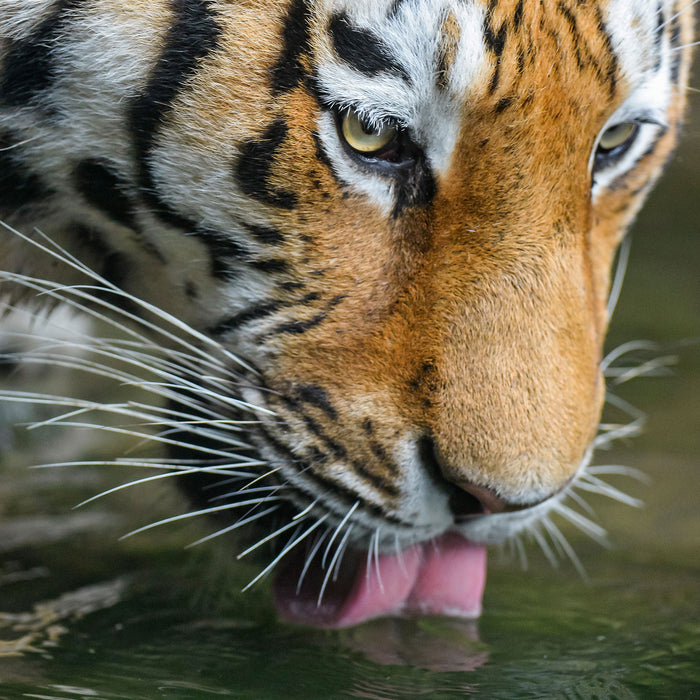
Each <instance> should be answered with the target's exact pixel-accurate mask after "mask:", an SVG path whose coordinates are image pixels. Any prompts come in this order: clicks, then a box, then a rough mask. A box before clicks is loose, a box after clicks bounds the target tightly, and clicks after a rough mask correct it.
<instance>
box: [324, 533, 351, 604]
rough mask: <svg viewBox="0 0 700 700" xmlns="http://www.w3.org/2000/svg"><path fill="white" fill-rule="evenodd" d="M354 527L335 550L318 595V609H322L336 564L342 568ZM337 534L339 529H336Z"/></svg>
mask: <svg viewBox="0 0 700 700" xmlns="http://www.w3.org/2000/svg"><path fill="white" fill-rule="evenodd" d="M352 529H353V525H352V523H351V524H350V526H349V527H348V529H347V530H346V531H345V534H344V535H343V539H342V540H340V544H339V545H338V547H337V548H336V550H335V554H333V558H332V559H331V562H330V564H329V566H328V569H327V571H326V575H325V576H324V577H323V583H322V584H321V590H320V591H319V593H318V600H317V601H316V607H319V608H320V607H321V603H322V602H323V594H324V593H325V592H326V587H327V586H328V583H329V581H330V578H331V575H332V573H333V571H334V569H335V566H336V562H337V563H338V566H340V560H341V559H342V556H343V553H344V552H345V546H346V544H347V541H348V538H349V537H350V533H351V532H352ZM336 532H337V529H336Z"/></svg>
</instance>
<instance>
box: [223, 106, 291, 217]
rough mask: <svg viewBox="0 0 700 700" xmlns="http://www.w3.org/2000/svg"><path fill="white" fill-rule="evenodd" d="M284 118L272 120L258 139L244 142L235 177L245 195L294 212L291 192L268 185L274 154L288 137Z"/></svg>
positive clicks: (235, 169) (236, 164)
mask: <svg viewBox="0 0 700 700" xmlns="http://www.w3.org/2000/svg"><path fill="white" fill-rule="evenodd" d="M287 132H288V127H287V124H286V122H285V121H284V119H275V121H273V122H272V123H271V124H270V125H269V126H268V127H267V129H265V131H264V132H263V134H262V135H261V136H260V138H258V139H250V140H248V141H244V142H243V143H242V144H241V147H240V153H239V156H238V159H237V160H236V163H235V165H234V178H235V180H236V182H237V183H238V186H239V187H240V188H241V190H242V191H243V193H244V194H247V195H248V196H249V197H252V198H253V199H256V200H258V201H260V202H263V203H264V204H270V205H272V206H274V207H279V208H280V209H294V208H295V207H296V205H297V196H296V194H294V192H289V191H288V190H283V189H279V188H276V187H275V186H274V185H271V184H270V182H269V179H270V174H271V172H272V166H273V165H274V162H275V156H276V154H277V151H278V150H279V149H280V148H281V146H282V143H283V141H284V140H285V139H286V138H287Z"/></svg>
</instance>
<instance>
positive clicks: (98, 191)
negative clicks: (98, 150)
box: [73, 159, 138, 230]
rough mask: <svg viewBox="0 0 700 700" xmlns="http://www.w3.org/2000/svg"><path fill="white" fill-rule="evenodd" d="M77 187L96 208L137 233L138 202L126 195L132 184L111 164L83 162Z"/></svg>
mask: <svg viewBox="0 0 700 700" xmlns="http://www.w3.org/2000/svg"><path fill="white" fill-rule="evenodd" d="M73 179H74V181H75V186H76V188H77V190H78V192H80V194H82V196H83V197H84V198H85V200H86V201H87V202H88V203H89V204H92V206H94V207H95V208H97V209H99V210H100V211H101V212H103V213H104V214H106V215H107V216H108V217H109V218H110V219H112V220H114V221H116V222H117V223H119V224H121V225H122V226H126V227H127V228H130V229H132V230H136V229H137V228H138V225H137V223H136V216H135V214H134V203H133V202H132V200H131V198H130V197H129V196H128V195H127V194H126V191H125V190H126V189H127V188H128V185H127V184H126V183H125V182H123V181H121V180H120V179H119V177H117V175H115V174H114V173H113V172H112V170H111V169H110V167H109V166H108V164H107V163H105V162H104V161H100V160H92V159H91V160H83V161H81V162H80V163H78V165H77V166H76V168H75V171H74V173H73Z"/></svg>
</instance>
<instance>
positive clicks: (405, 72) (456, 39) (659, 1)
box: [312, 0, 677, 117]
mask: <svg viewBox="0 0 700 700" xmlns="http://www.w3.org/2000/svg"><path fill="white" fill-rule="evenodd" d="M676 3H677V0H599V1H595V0H594V1H592V2H587V3H581V2H577V1H575V0H540V1H539V2H528V0H386V1H385V2H381V1H376V0H330V1H326V0H317V1H316V3H312V5H313V6H314V8H315V12H314V14H315V15H316V17H317V18H318V19H319V21H318V23H317V24H316V27H317V29H319V30H320V31H319V34H321V39H320V41H317V49H318V48H319V46H318V45H319V44H320V45H321V48H320V50H319V51H318V52H317V53H318V54H319V56H318V58H319V59H320V62H321V64H323V63H324V62H328V61H334V60H335V61H337V60H339V61H340V62H341V63H344V64H345V66H344V67H345V68H346V69H351V70H354V71H355V72H356V73H358V74H361V75H364V76H365V77H367V78H378V77H381V79H382V81H384V82H389V81H390V80H391V78H392V77H393V78H395V79H398V80H400V79H403V80H404V82H407V83H409V84H411V85H412V87H413V89H414V91H420V90H423V91H427V90H428V89H429V88H432V87H435V86H437V87H441V88H443V89H447V88H450V89H451V90H452V92H453V93H456V94H464V93H473V92H474V91H475V90H476V89H478V88H479V87H480V86H481V85H482V83H483V82H484V81H486V80H488V79H489V78H490V79H492V80H493V71H496V72H498V70H499V64H500V63H501V61H502V56H503V53H504V52H505V51H506V50H508V49H510V50H516V51H517V52H518V60H519V62H520V66H519V67H520V69H521V70H522V68H523V63H524V62H525V61H526V60H527V58H528V55H529V54H530V55H531V54H533V53H535V52H540V53H548V54H550V66H552V67H554V66H556V64H557V63H561V62H563V61H564V60H569V58H573V62H574V64H575V66H576V68H577V69H578V70H582V69H583V70H586V69H588V70H591V69H592V70H594V71H597V72H598V73H599V77H600V80H601V81H606V80H607V81H608V82H610V83H612V84H611V85H610V90H611V92H613V91H614V89H615V87H616V83H615V81H616V79H617V77H618V75H623V76H624V77H625V78H627V79H632V80H633V81H634V79H635V78H636V79H637V80H638V79H639V78H640V77H641V74H643V73H644V72H645V71H646V70H648V69H650V68H651V67H652V66H653V65H654V62H655V59H656V56H657V54H658V53H659V51H660V47H659V46H658V44H659V40H660V36H661V34H662V30H663V28H664V26H665V24H664V22H666V21H670V19H671V16H670V15H671V13H672V12H673V11H674V8H675V5H676ZM324 41H327V42H328V43H330V46H331V51H330V52H328V51H324V48H326V47H323V43H324ZM460 57H461V60H459V59H460ZM606 64H607V65H606ZM551 78H552V75H551V71H550V72H549V73H547V74H545V75H543V76H542V80H543V81H544V82H546V80H547V79H551ZM392 87H393V88H394V89H395V88H396V85H394V86H392ZM339 99H341V100H342V95H341V96H340V97H339ZM396 116H398V117H401V116H403V115H396Z"/></svg>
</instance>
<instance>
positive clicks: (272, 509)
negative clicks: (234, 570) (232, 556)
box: [185, 505, 280, 590]
mask: <svg viewBox="0 0 700 700" xmlns="http://www.w3.org/2000/svg"><path fill="white" fill-rule="evenodd" d="M279 508H280V507H279V506H278V505H276V506H271V507H270V508H267V509H266V510H262V511H259V512H258V513H253V514H252V515H248V516H244V517H243V518H240V519H239V520H236V522H235V523H233V525H228V526H227V527H224V528H221V529H220V530H217V531H216V532H212V533H211V534H209V535H205V536H204V537H200V538H199V539H198V540H196V541H195V542H191V543H190V544H188V545H187V547H186V548H185V549H190V548H191V547H196V546H197V545H200V544H204V542H209V540H213V539H215V538H216V537H221V536H222V535H226V534H228V533H229V532H233V531H234V530H237V529H238V528H240V527H244V526H245V525H248V524H250V523H253V522H255V521H256V520H260V519H261V518H264V517H265V516H267V515H270V514H271V513H274V512H275V511H277V510H279ZM244 590H245V589H244Z"/></svg>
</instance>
